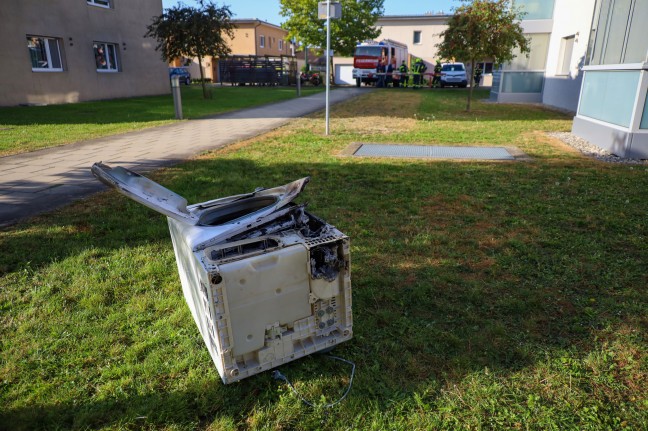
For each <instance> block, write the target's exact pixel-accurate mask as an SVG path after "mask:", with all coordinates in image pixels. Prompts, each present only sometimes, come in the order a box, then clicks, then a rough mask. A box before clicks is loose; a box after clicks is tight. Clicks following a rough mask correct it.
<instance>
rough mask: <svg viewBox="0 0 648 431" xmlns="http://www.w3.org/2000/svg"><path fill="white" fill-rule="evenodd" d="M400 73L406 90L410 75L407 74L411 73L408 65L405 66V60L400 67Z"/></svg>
mask: <svg viewBox="0 0 648 431" xmlns="http://www.w3.org/2000/svg"><path fill="white" fill-rule="evenodd" d="M398 72H399V75H400V81H401V85H402V86H403V87H404V88H407V83H408V81H409V75H408V74H407V72H409V69H408V67H407V64H405V60H403V63H401V65H400V67H399V68H398Z"/></svg>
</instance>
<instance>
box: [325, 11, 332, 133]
mask: <svg viewBox="0 0 648 431" xmlns="http://www.w3.org/2000/svg"><path fill="white" fill-rule="evenodd" d="M330 56H331V0H326V135H328V134H329V89H330V86H331V78H330V76H331V75H330V70H329V69H330V63H331V62H330V61H329V60H330Z"/></svg>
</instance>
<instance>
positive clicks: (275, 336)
mask: <svg viewBox="0 0 648 431" xmlns="http://www.w3.org/2000/svg"><path fill="white" fill-rule="evenodd" d="M92 173H93V174H94V175H95V176H96V177H97V178H98V179H99V180H100V181H102V182H103V183H105V184H107V185H109V186H112V187H114V188H116V189H117V190H118V191H119V192H121V193H123V194H125V195H126V196H128V197H130V198H131V199H133V200H135V201H137V202H139V203H141V204H143V205H146V206H147V207H149V208H152V209H154V210H156V211H158V212H160V213H162V214H164V215H166V216H167V218H168V222H169V231H170V233H171V240H172V241H173V248H174V250H175V255H176V261H177V264H178V271H179V273H180V280H181V282H182V290H183V293H184V296H185V299H186V301H187V304H188V305H189V308H190V310H191V314H192V315H193V317H194V320H195V321H196V324H197V325H198V329H199V330H200V333H201V335H202V337H203V339H204V340H205V343H206V345H207V349H208V350H209V353H210V355H211V357H212V359H213V361H214V363H215V364H216V368H217V369H218V372H219V374H220V376H221V378H222V380H223V382H224V383H231V382H234V381H237V380H241V379H243V378H245V377H248V376H251V375H254V374H257V373H259V372H261V371H264V370H268V369H271V368H274V367H277V366H279V365H282V364H285V363H286V362H290V361H292V360H294V359H297V358H300V357H302V356H305V355H309V354H311V353H315V352H318V351H321V350H325V349H330V348H332V347H334V346H335V345H337V344H339V343H341V342H343V341H346V340H349V339H350V338H351V337H352V323H353V322H352V314H351V277H350V246H349V238H348V237H347V236H346V235H344V234H343V233H342V232H340V231H339V230H337V229H336V228H335V227H334V226H332V225H330V224H328V223H326V222H325V221H323V220H321V219H320V218H318V217H316V216H314V215H312V214H310V213H308V212H307V211H306V210H305V206H304V205H297V204H295V203H293V202H292V201H293V199H295V197H297V195H298V194H299V193H300V192H301V191H302V190H303V188H304V186H305V185H306V183H308V181H309V179H308V178H303V179H300V180H297V181H294V182H292V183H289V184H286V185H284V186H280V187H275V188H271V189H257V190H255V191H254V192H252V193H247V194H242V195H236V196H230V197H224V198H220V199H215V200H211V201H207V202H202V203H199V204H195V205H189V206H187V201H186V199H184V198H183V197H182V196H179V195H177V194H175V193H174V192H172V191H171V190H168V189H166V188H164V187H162V186H161V185H159V184H157V183H155V182H153V181H151V180H149V179H147V178H145V177H143V176H141V175H139V174H137V173H135V172H132V171H130V170H128V169H125V168H122V167H115V168H111V167H110V166H107V165H104V164H102V163H95V164H94V165H93V166H92Z"/></svg>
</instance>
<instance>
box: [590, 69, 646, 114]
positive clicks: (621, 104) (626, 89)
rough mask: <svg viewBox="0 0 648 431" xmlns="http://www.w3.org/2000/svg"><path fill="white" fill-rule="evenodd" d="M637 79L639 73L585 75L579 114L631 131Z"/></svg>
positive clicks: (599, 72)
mask: <svg viewBox="0 0 648 431" xmlns="http://www.w3.org/2000/svg"><path fill="white" fill-rule="evenodd" d="M640 78H641V71H639V70H632V71H617V70H596V71H590V72H586V73H585V76H584V77H583V87H582V91H581V100H580V108H579V111H578V114H579V115H582V116H585V117H590V118H594V119H596V120H600V121H605V122H606V123H612V124H616V125H618V126H621V127H630V123H631V122H632V118H633V111H634V102H635V97H636V94H637V88H638V86H639V80H640Z"/></svg>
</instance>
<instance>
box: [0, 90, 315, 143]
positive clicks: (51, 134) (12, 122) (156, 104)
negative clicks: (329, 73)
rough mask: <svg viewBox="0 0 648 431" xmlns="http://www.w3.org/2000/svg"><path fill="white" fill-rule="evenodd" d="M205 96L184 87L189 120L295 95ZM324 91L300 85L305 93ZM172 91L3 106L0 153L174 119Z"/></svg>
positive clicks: (223, 93)
mask: <svg viewBox="0 0 648 431" xmlns="http://www.w3.org/2000/svg"><path fill="white" fill-rule="evenodd" d="M209 89H210V91H211V93H212V98H211V99H204V98H203V96H202V87H201V86H200V85H191V86H189V87H187V86H182V104H183V109H182V111H183V116H184V118H186V119H192V118H199V117H204V116H207V115H213V114H219V113H222V112H226V111H231V110H235V109H241V108H248V107H250V106H255V105H260V104H264V103H270V102H277V101H281V100H286V99H290V98H293V97H296V95H297V92H296V90H295V89H294V88H289V87H230V86H226V87H220V86H214V87H209ZM317 91H322V89H321V88H314V87H305V88H302V95H308V94H312V93H313V92H317ZM174 121H177V120H175V111H174V108H173V97H172V96H171V94H170V93H169V94H167V95H162V96H151V97H136V98H130V99H115V100H102V101H97V102H84V103H71V104H65V105H50V106H17V107H8V108H2V107H0V156H6V155H10V154H17V153H23V152H27V151H34V150H38V149H41V148H47V147H53V146H57V145H63V144H70V143H73V142H78V141H83V140H86V139H92V138H99V137H102V136H108V135H113V134H116V133H124V132H130V131H133V130H140V129H144V128H147V127H155V126H160V125H163V124H169V123H172V122H174Z"/></svg>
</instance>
